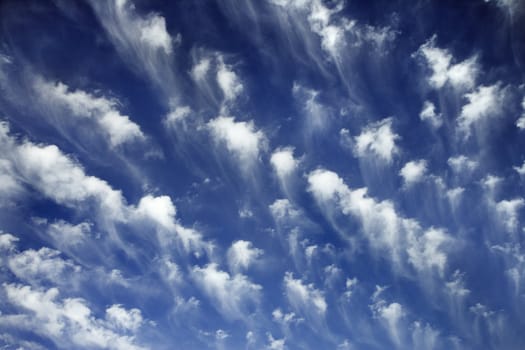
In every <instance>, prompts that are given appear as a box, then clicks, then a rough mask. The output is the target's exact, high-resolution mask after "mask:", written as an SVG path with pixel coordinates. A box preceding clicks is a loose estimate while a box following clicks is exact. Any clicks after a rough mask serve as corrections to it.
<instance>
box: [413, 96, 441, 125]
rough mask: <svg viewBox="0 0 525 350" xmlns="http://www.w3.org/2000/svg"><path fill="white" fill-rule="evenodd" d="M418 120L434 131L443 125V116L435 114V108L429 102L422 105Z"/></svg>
mask: <svg viewBox="0 0 525 350" xmlns="http://www.w3.org/2000/svg"><path fill="white" fill-rule="evenodd" d="M419 118H420V119H421V120H423V121H425V122H428V123H429V124H430V125H431V126H432V127H433V128H434V129H438V128H440V127H441V125H443V116H442V115H441V113H439V114H438V113H436V106H435V105H434V103H432V102H430V101H425V103H423V108H422V109H421V113H419Z"/></svg>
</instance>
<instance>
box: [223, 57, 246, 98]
mask: <svg viewBox="0 0 525 350" xmlns="http://www.w3.org/2000/svg"><path fill="white" fill-rule="evenodd" d="M217 84H218V85H219V88H220V89H221V91H222V94H223V96H224V100H225V101H233V100H235V99H236V98H237V97H238V96H239V95H240V94H241V93H242V91H243V85H242V83H241V81H240V79H239V77H238V76H237V74H236V73H235V72H234V71H233V70H232V69H231V67H229V66H227V65H226V64H225V63H224V62H223V60H222V59H220V60H219V64H218V68H217Z"/></svg>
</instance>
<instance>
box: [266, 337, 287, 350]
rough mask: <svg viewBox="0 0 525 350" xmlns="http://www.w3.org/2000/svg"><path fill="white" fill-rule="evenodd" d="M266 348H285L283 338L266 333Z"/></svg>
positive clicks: (273, 349)
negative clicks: (276, 337)
mask: <svg viewBox="0 0 525 350" xmlns="http://www.w3.org/2000/svg"><path fill="white" fill-rule="evenodd" d="M266 349H268V350H285V349H286V347H285V339H284V338H283V339H275V338H274V337H273V336H272V335H271V334H270V333H268V346H266Z"/></svg>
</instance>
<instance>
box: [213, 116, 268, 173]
mask: <svg viewBox="0 0 525 350" xmlns="http://www.w3.org/2000/svg"><path fill="white" fill-rule="evenodd" d="M208 127H209V129H210V132H211V134H212V136H213V138H214V139H215V140H216V141H217V142H221V143H224V144H225V146H226V148H227V150H228V151H229V152H230V153H232V154H233V155H234V156H235V157H236V158H237V159H238V161H239V163H240V166H241V168H242V169H243V170H245V171H247V170H249V169H250V168H252V167H253V166H254V164H255V163H256V162H257V160H258V158H259V153H260V152H261V151H262V150H263V149H264V148H265V143H266V137H265V135H264V133H263V132H262V131H260V130H256V129H255V126H254V124H253V122H252V121H248V122H244V121H242V122H236V121H235V119H234V118H231V117H217V118H215V119H212V120H210V121H209V122H208Z"/></svg>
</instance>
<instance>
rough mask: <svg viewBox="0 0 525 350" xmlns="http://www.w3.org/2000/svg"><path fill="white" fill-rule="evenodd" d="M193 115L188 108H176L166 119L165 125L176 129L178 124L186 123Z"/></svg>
mask: <svg viewBox="0 0 525 350" xmlns="http://www.w3.org/2000/svg"><path fill="white" fill-rule="evenodd" d="M191 113H192V110H191V108H190V107H188V106H182V107H175V108H174V109H173V110H171V111H170V112H169V113H168V114H167V115H166V117H165V118H164V125H165V126H167V127H171V128H175V127H176V126H177V124H179V123H181V122H184V121H185V120H186V119H187V118H188V117H189V116H190V115H191Z"/></svg>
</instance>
